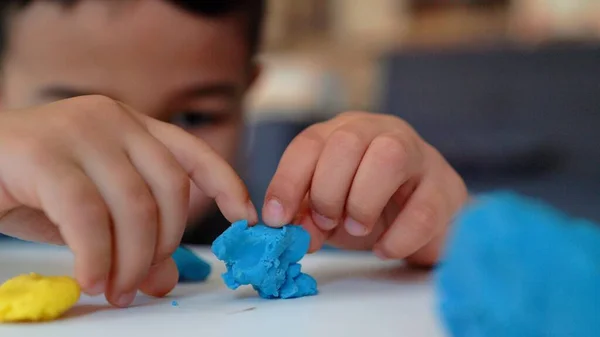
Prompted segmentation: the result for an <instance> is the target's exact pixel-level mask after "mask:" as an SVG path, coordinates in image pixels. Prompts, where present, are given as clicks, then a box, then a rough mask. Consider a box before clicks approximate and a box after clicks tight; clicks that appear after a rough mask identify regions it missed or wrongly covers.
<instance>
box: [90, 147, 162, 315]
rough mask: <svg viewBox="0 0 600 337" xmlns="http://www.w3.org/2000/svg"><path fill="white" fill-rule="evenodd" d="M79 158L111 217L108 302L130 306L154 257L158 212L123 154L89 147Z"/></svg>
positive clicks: (151, 198)
mask: <svg viewBox="0 0 600 337" xmlns="http://www.w3.org/2000/svg"><path fill="white" fill-rule="evenodd" d="M86 152H87V155H85V157H84V155H83V154H82V155H81V156H80V157H79V158H86V157H87V159H86V160H82V162H81V165H82V166H83V167H84V170H85V171H86V173H87V174H88V176H89V177H90V178H91V179H92V180H93V181H94V182H95V184H96V186H98V189H99V191H100V193H101V194H102V196H103V198H104V200H105V202H106V204H107V206H108V208H109V210H110V213H111V215H112V222H113V240H114V245H113V265H112V269H111V280H110V282H109V285H108V291H107V294H106V295H107V299H108V300H109V302H111V303H112V304H113V305H116V306H119V307H125V306H128V305H129V304H131V302H132V301H133V299H134V298H135V294H136V292H137V289H138V288H139V285H140V284H141V282H142V281H143V280H144V279H145V278H146V275H147V273H148V270H149V269H150V266H151V264H152V260H153V257H154V248H155V246H156V240H157V222H158V211H157V205H156V201H155V200H154V197H153V195H152V193H151V191H150V189H149V188H148V185H147V184H146V182H145V181H144V180H143V178H142V177H141V176H140V174H139V173H138V172H137V170H136V169H135V168H134V166H133V164H132V163H131V162H130V160H129V158H128V157H127V155H126V154H125V152H121V151H119V150H114V149H113V148H111V147H106V148H98V147H96V148H94V147H91V146H88V147H87V149H86Z"/></svg>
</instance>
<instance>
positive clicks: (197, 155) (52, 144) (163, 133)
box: [0, 96, 257, 306]
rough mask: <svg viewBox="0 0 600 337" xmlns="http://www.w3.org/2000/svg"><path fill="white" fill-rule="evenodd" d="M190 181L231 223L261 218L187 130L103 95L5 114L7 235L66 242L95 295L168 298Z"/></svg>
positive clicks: (1, 154) (0, 117)
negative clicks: (161, 296) (145, 114)
mask: <svg viewBox="0 0 600 337" xmlns="http://www.w3.org/2000/svg"><path fill="white" fill-rule="evenodd" d="M190 180H191V181H193V182H194V183H195V184H196V185H197V186H198V187H199V188H201V189H202V191H204V192H205V193H206V194H207V195H208V196H210V197H213V198H215V199H216V202H217V204H218V206H219V207H220V209H221V210H222V212H223V214H224V215H225V216H226V217H227V218H228V220H230V221H234V220H240V219H250V221H256V219H257V215H256V211H255V210H254V208H253V207H251V206H250V201H249V198H248V193H247V191H246V188H245V186H244V185H243V183H242V181H241V179H240V178H239V177H238V176H237V174H236V173H235V171H234V170H233V169H232V168H231V167H230V166H229V165H228V164H227V162H226V161H225V160H224V159H222V158H220V157H219V156H218V155H217V154H216V153H215V152H213V151H212V150H211V149H210V148H209V146H207V145H206V144H205V143H203V142H202V141H200V140H199V139H197V138H195V137H193V136H191V135H189V134H188V133H186V132H184V131H183V130H181V129H179V128H177V127H175V126H173V125H170V124H166V123H162V122H159V121H156V120H153V119H151V118H148V117H146V116H144V115H142V114H139V113H137V112H135V111H133V110H132V109H130V108H129V107H127V106H125V105H123V104H121V103H118V102H115V101H113V100H111V99H109V98H106V97H101V96H87V97H79V98H73V99H69V100H64V101H59V102H56V103H53V104H49V105H46V106H41V107H36V108H31V109H25V110H20V111H10V112H4V113H0V215H1V217H0V232H1V233H5V234H8V235H11V236H15V237H19V238H22V239H25V240H32V241H42V242H52V243H59V244H62V243H66V244H67V245H68V246H69V247H70V249H71V250H72V251H73V252H74V254H75V272H76V277H77V280H78V281H79V283H80V284H81V286H82V288H83V289H84V290H85V291H86V292H88V293H90V294H99V293H104V292H105V293H106V296H107V299H108V300H109V301H110V302H111V303H113V304H115V305H119V306H126V305H129V304H130V303H131V301H132V300H133V297H134V296H135V293H136V291H137V290H138V289H141V290H142V291H145V292H147V293H150V294H152V295H163V294H165V293H167V292H169V291H170V290H171V289H172V288H173V287H174V285H175V284H176V282H177V269H176V267H175V264H174V262H173V260H172V259H171V258H170V256H171V254H172V253H173V252H174V251H175V249H176V248H177V246H178V245H179V243H180V240H181V237H182V235H183V231H184V229H185V224H186V220H187V214H188V198H189V190H190Z"/></svg>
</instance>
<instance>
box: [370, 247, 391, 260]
mask: <svg viewBox="0 0 600 337" xmlns="http://www.w3.org/2000/svg"><path fill="white" fill-rule="evenodd" d="M373 254H375V256H377V257H378V258H380V259H381V260H388V257H387V255H385V253H384V252H383V250H381V248H373Z"/></svg>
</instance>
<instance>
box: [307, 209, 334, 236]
mask: <svg viewBox="0 0 600 337" xmlns="http://www.w3.org/2000/svg"><path fill="white" fill-rule="evenodd" d="M312 218H313V221H314V222H315V223H316V224H317V226H319V227H320V228H321V229H322V230H326V231H329V230H332V229H334V228H335V226H336V222H335V221H334V220H332V219H330V218H328V217H326V216H324V215H321V214H319V213H317V212H315V211H312Z"/></svg>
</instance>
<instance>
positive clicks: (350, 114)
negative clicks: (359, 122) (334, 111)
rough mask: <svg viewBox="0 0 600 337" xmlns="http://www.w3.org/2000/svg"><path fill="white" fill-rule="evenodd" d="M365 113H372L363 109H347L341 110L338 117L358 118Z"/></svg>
mask: <svg viewBox="0 0 600 337" xmlns="http://www.w3.org/2000/svg"><path fill="white" fill-rule="evenodd" d="M366 115H372V114H369V113H367V112H364V111H359V110H349V111H344V112H341V113H340V114H338V117H339V118H343V119H354V118H358V117H364V116H366Z"/></svg>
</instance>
